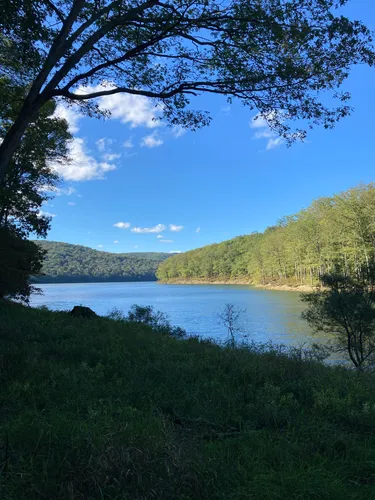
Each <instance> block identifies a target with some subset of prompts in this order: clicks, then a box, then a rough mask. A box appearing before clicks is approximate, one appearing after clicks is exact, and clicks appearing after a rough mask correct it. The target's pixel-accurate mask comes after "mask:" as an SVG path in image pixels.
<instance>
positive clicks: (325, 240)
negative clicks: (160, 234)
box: [157, 184, 375, 284]
mask: <svg viewBox="0 0 375 500" xmlns="http://www.w3.org/2000/svg"><path fill="white" fill-rule="evenodd" d="M374 257H375V185H374V184H369V185H361V186H358V187H355V188H353V189H350V190H348V191H346V192H343V193H340V194H338V195H334V196H332V197H329V198H319V199H317V200H316V201H314V202H313V203H312V204H311V205H310V206H309V207H308V208H307V209H304V210H301V211H300V212H299V213H297V214H295V215H291V216H286V217H284V218H282V219H281V220H279V221H278V222H277V224H276V225H275V226H272V227H269V228H267V229H266V230H265V231H264V233H253V234H250V235H247V236H240V237H237V238H234V239H232V240H229V241H224V242H222V243H219V244H214V245H209V246H206V247H203V248H199V249H197V250H193V251H191V252H187V253H184V254H181V255H176V256H173V257H172V258H170V259H168V261H166V262H163V263H162V264H161V265H160V266H159V268H158V271H157V276H158V278H159V279H161V280H179V279H181V280H189V279H191V280H193V279H202V280H207V281H213V280H228V281H229V280H236V279H244V280H248V281H249V282H252V283H254V284H265V283H280V284H283V283H289V284H294V283H295V284H313V283H315V282H316V281H317V280H318V278H319V276H321V275H322V274H324V273H328V272H332V271H333V270H335V271H339V272H342V273H345V274H347V275H350V276H357V275H359V274H361V273H363V272H366V271H367V270H368V269H369V267H370V266H371V263H372V262H373V260H374Z"/></svg>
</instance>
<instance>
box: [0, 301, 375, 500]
mask: <svg viewBox="0 0 375 500" xmlns="http://www.w3.org/2000/svg"><path fill="white" fill-rule="evenodd" d="M0 349H1V350H0V377H1V384H0V401H1V414H0V498H1V499H2V500H15V499H17V500H24V499H25V500H26V499H27V500H33V499H46V500H47V499H48V500H49V499H54V500H59V499H61V500H62V499H64V500H65V499H69V500H73V499H74V500H75V499H85V500H86V499H87V500H89V499H90V500H91V499H111V500H116V499H131V500H141V499H142V500H145V499H150V500H151V499H160V500H169V499H170V500H172V499H173V500H175V499H182V500H184V499H220V500H229V499H232V500H237V499H254V500H255V499H256V500H258V499H262V500H271V499H272V500H273V499H275V500H276V499H304V500H305V499H320V500H321V499H327V500H342V499H343V498H350V499H366V500H369V499H374V498H375V425H374V424H375V392H374V390H373V386H374V384H373V379H371V378H370V377H369V376H367V375H365V374H357V373H353V372H350V371H348V370H344V369H342V368H332V367H327V366H323V365H321V364H318V363H314V362H309V361H303V360H301V359H299V358H298V357H295V358H293V359H290V358H287V357H286V356H282V355H278V354H277V353H275V352H273V353H269V352H268V353H267V352H261V350H260V351H259V352H251V351H249V350H246V349H229V348H228V349H224V348H220V347H218V346H216V345H213V344H211V343H209V342H202V341H199V340H197V339H191V340H175V339H172V338H169V337H162V336H160V335H158V334H156V333H155V332H153V331H151V330H150V329H148V328H147V327H143V326H141V325H138V324H124V323H122V322H119V321H114V320H109V319H104V318H99V319H91V320H89V319H86V320H83V319H77V318H72V317H71V316H69V315H68V314H66V313H53V312H49V311H44V310H36V309H28V308H24V307H22V306H19V305H14V304H13V305H9V304H4V303H2V304H1V305H0Z"/></svg>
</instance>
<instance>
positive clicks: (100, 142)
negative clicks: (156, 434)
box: [95, 137, 114, 153]
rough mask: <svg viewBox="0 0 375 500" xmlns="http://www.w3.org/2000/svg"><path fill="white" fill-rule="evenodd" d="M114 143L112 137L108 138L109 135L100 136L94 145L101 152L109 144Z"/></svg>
mask: <svg viewBox="0 0 375 500" xmlns="http://www.w3.org/2000/svg"><path fill="white" fill-rule="evenodd" d="M113 143H114V140H113V139H110V138H109V137H102V138H101V139H98V140H97V141H96V143H95V144H96V145H97V147H98V149H99V151H100V152H101V153H103V152H104V151H105V150H106V149H107V148H108V146H111V145H112V144H113Z"/></svg>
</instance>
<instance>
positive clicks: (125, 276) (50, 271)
mask: <svg viewBox="0 0 375 500" xmlns="http://www.w3.org/2000/svg"><path fill="white" fill-rule="evenodd" d="M35 243H37V245H38V247H39V248H40V249H41V250H44V251H45V252H46V255H45V258H44V262H43V267H42V271H41V276H39V277H38V279H37V281H38V282H39V283H67V282H87V281H155V280H156V276H155V272H156V268H157V266H158V264H159V263H160V262H162V261H163V260H165V259H167V258H168V257H170V254H168V253H158V252H133V253H109V252H101V251H98V250H92V249H91V248H88V247H84V246H81V245H71V244H69V243H61V242H57V241H37V242H35Z"/></svg>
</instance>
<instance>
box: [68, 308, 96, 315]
mask: <svg viewBox="0 0 375 500" xmlns="http://www.w3.org/2000/svg"><path fill="white" fill-rule="evenodd" d="M69 314H71V315H72V316H75V317H76V318H97V317H98V315H97V314H96V313H95V312H94V311H93V310H92V309H90V308H89V307H84V306H74V307H73V309H72V310H71V311H70V313H69Z"/></svg>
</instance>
